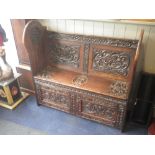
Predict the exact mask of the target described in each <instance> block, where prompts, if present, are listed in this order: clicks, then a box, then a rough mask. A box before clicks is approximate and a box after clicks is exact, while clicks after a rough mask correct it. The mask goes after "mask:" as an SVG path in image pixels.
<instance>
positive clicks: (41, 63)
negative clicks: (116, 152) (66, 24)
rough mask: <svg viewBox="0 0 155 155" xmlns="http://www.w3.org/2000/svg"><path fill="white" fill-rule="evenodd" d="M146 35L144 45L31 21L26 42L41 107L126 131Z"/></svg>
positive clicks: (26, 33)
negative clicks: (68, 31)
mask: <svg viewBox="0 0 155 155" xmlns="http://www.w3.org/2000/svg"><path fill="white" fill-rule="evenodd" d="M142 36H143V31H142V33H141V36H140V40H129V39H118V38H105V37H97V36H84V35H75V34H74V35H73V34H62V33H56V32H50V31H47V30H46V27H43V26H42V25H41V24H40V23H39V22H37V21H31V22H29V23H28V24H27V25H26V26H25V29H24V34H23V43H24V45H25V47H26V49H27V51H28V53H29V57H30V63H31V68H32V73H33V78H34V83H35V89H36V95H37V100H38V104H39V105H40V104H42V105H45V106H49V107H52V108H55V109H58V110H61V111H65V112H67V113H71V114H74V115H76V116H80V117H83V118H86V119H90V120H94V121H97V122H100V123H103V124H106V125H109V126H112V127H116V128H120V129H122V130H123V129H124V125H125V120H126V115H127V112H128V111H129V110H130V106H129V105H130V104H131V105H132V104H133V103H134V99H135V98H134V94H135V93H136V89H137V87H135V86H134V84H135V82H136V81H137V80H138V78H139V74H140V72H141V67H140V66H141V65H142V64H139V58H140V55H141V53H140V47H141V42H142ZM131 101H132V102H131ZM131 107H132V106H131Z"/></svg>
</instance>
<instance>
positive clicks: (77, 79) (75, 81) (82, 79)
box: [73, 75, 88, 86]
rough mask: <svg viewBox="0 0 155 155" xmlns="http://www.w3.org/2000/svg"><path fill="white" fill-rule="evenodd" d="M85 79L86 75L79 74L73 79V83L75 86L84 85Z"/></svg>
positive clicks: (86, 78) (86, 79)
mask: <svg viewBox="0 0 155 155" xmlns="http://www.w3.org/2000/svg"><path fill="white" fill-rule="evenodd" d="M87 81H88V77H87V76H85V75H80V76H77V77H75V78H74V79H73V84H74V85H76V86H81V85H84V84H85V83H87Z"/></svg>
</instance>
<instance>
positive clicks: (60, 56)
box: [48, 44, 80, 68]
mask: <svg viewBox="0 0 155 155" xmlns="http://www.w3.org/2000/svg"><path fill="white" fill-rule="evenodd" d="M48 59H49V61H51V62H53V63H54V64H62V65H68V66H71V67H74V68H79V66H80V45H65V44H53V45H51V46H50V47H49V52H48Z"/></svg>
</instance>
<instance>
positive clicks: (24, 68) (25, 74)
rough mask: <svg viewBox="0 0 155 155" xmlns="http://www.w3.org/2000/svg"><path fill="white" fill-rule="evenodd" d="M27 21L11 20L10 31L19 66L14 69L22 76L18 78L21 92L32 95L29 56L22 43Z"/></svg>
mask: <svg viewBox="0 0 155 155" xmlns="http://www.w3.org/2000/svg"><path fill="white" fill-rule="evenodd" d="M28 21H30V20H29V19H11V25H12V30H13V34H14V39H15V44H16V49H17V54H18V59H19V64H20V65H19V66H17V67H16V69H17V72H18V73H21V74H22V76H21V77H20V78H19V83H20V87H21V90H22V91H24V92H28V93H30V94H34V86H33V81H32V73H31V69H30V68H31V67H30V61H29V56H28V53H27V50H26V48H25V46H24V44H23V43H22V35H23V30H24V27H25V25H26V23H27V22H28Z"/></svg>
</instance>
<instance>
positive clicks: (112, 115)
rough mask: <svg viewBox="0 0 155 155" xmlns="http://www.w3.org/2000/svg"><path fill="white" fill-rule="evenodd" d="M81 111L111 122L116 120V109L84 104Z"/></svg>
mask: <svg viewBox="0 0 155 155" xmlns="http://www.w3.org/2000/svg"><path fill="white" fill-rule="evenodd" d="M82 109H83V112H85V113H89V114H94V115H98V116H102V117H104V118H106V119H110V120H113V121H115V120H116V115H117V109H113V108H107V107H104V106H102V105H98V104H85V105H83V108H82Z"/></svg>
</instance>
